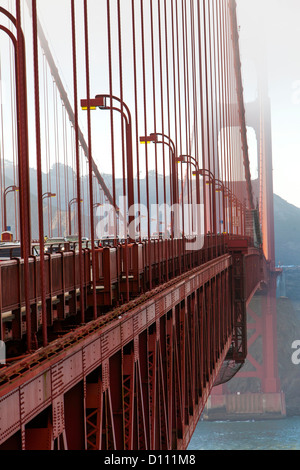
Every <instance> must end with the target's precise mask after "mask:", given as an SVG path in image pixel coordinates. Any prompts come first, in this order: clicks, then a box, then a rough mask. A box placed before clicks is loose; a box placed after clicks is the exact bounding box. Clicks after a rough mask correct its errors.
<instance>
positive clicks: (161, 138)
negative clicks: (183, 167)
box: [140, 132, 178, 204]
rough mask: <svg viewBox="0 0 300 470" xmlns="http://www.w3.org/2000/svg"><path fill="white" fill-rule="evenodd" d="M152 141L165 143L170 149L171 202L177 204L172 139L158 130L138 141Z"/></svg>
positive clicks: (146, 142) (174, 151)
mask: <svg viewBox="0 0 300 470" xmlns="http://www.w3.org/2000/svg"><path fill="white" fill-rule="evenodd" d="M150 142H153V143H154V144H164V145H167V146H168V147H169V149H170V152H171V155H172V159H171V170H172V179H171V176H170V181H171V183H172V199H173V200H172V204H177V202H178V191H177V172H176V165H175V159H176V148H175V144H174V142H173V140H172V139H171V138H170V137H169V136H168V135H166V134H162V133H159V132H155V133H154V132H153V133H152V134H149V135H147V136H145V137H140V143H142V144H143V143H144V144H148V143H150Z"/></svg>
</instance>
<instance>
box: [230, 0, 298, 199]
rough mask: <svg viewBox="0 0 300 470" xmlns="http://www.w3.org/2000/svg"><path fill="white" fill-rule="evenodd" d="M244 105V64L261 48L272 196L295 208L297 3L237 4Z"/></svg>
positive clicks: (248, 92) (249, 92) (256, 0)
mask: <svg viewBox="0 0 300 470" xmlns="http://www.w3.org/2000/svg"><path fill="white" fill-rule="evenodd" d="M237 5H238V23H239V26H240V48H241V59H242V65H243V72H244V86H245V101H247V99H248V100H251V99H252V98H253V88H252V87H251V83H252V81H251V77H252V74H251V68H250V67H249V59H251V58H252V57H255V56H256V55H257V54H258V53H259V51H260V50H261V49H262V48H264V47H265V50H266V56H265V61H266V63H267V64H268V74H269V95H270V99H271V106H272V141H273V181H274V192H275V193H276V194H278V195H279V196H281V197H282V198H283V199H285V200H287V201H288V202H290V203H292V204H295V205H296V206H298V207H300V190H299V187H300V185H299V174H300V53H299V44H300V22H299V19H300V1H299V0H284V1H283V0H237Z"/></svg>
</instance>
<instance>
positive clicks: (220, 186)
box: [215, 179, 227, 232]
mask: <svg viewBox="0 0 300 470" xmlns="http://www.w3.org/2000/svg"><path fill="white" fill-rule="evenodd" d="M215 181H216V188H215V189H216V192H217V193H218V192H222V206H223V207H222V209H223V232H225V227H226V222H227V221H226V212H225V190H226V187H225V185H224V183H223V181H221V180H219V179H216V180H215Z"/></svg>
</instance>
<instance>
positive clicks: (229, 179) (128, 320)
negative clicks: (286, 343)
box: [0, 0, 274, 450]
mask: <svg viewBox="0 0 300 470" xmlns="http://www.w3.org/2000/svg"><path fill="white" fill-rule="evenodd" d="M4 3H6V5H4ZM37 3H38V8H39V10H38V11H37ZM2 5H3V6H1V7H0V15H1V16H0V31H1V39H0V40H1V63H0V72H1V84H0V87H1V88H0V93H1V99H2V107H1V116H0V123H1V139H0V142H1V168H0V184H1V188H0V190H1V193H2V199H1V211H2V244H1V247H0V258H1V261H0V289H1V291H0V320H1V321H0V335H1V338H0V339H1V344H2V351H3V350H4V351H5V360H3V361H2V362H3V364H2V366H1V368H0V418H1V419H0V449H23V450H25V449H26V450H28V449H86V450H91V449H95V450H97V449H98V450H99V449H100V450H101V449H102V450H105V449H106V450H107V449H109V450H111V449H116V450H132V449H138V450H142V449H145V450H150V449H159V450H167V449H177V450H179V449H186V448H187V446H188V443H189V441H190V438H191V436H192V434H193V431H194V429H195V426H196V424H197V422H198V420H199V417H200V415H201V413H202V411H203V408H204V406H205V404H206V402H207V399H208V397H209V395H210V393H211V390H212V387H213V386H214V385H217V384H222V383H223V382H225V381H227V380H229V379H230V377H232V376H233V375H234V374H236V372H237V371H238V370H239V369H240V368H241V367H242V365H243V363H244V361H245V358H246V356H247V324H246V308H247V305H248V303H249V301H250V299H251V297H252V296H253V295H254V293H255V291H256V290H257V289H258V288H259V287H260V286H261V285H262V284H265V285H268V283H269V282H270V279H272V276H274V257H273V254H272V247H273V245H274V234H273V231H274V228H273V227H272V220H271V219H270V218H271V217H272V210H273V207H272V197H271V196H272V193H271V191H272V184H271V183H272V182H271V181H270V180H268V179H267V177H266V175H268V168H270V166H269V167H268V165H270V164H271V163H270V161H269V160H267V153H266V152H265V153H264V152H262V154H261V160H260V167H259V169H260V172H259V180H257V181H255V182H253V181H252V180H251V175H250V162H249V154H248V146H247V131H246V119H245V107H244V102H243V87H242V77H241V64H240V55H239V38H238V28H237V18H236V4H235V1H234V0H229V1H227V0H209V1H208V0H188V1H187V0H184V1H173V0H172V1H166V0H164V1H159V0H149V1H148V0H122V2H121V1H120V0H107V1H106V0H101V1H97V2H92V1H87V0H82V1H76V2H75V1H74V0H64V1H63V2H61V1H60V2H58V1H53V2H51V4H49V2H46V1H39V2H36V0H28V2H22V4H21V2H20V1H19V0H16V1H11V0H7V2H2ZM104 111H106V112H104ZM142 144H145V145H142ZM148 144H150V145H148Z"/></svg>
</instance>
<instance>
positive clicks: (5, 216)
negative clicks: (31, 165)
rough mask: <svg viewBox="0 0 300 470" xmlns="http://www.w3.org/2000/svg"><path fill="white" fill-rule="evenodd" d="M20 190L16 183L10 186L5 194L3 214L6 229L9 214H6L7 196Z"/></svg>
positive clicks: (5, 228)
mask: <svg viewBox="0 0 300 470" xmlns="http://www.w3.org/2000/svg"><path fill="white" fill-rule="evenodd" d="M16 191H19V188H18V187H17V186H16V185H12V186H8V187H7V188H5V190H4V194H3V215H4V230H7V215H6V197H7V195H8V193H11V192H16Z"/></svg>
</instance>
